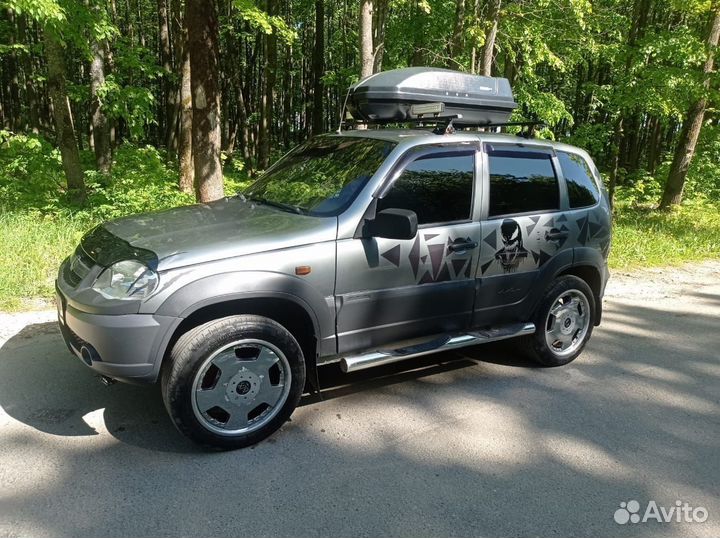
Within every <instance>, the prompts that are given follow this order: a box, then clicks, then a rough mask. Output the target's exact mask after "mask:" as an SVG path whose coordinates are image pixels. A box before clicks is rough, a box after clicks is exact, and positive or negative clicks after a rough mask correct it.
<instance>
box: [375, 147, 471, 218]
mask: <svg viewBox="0 0 720 538" xmlns="http://www.w3.org/2000/svg"><path fill="white" fill-rule="evenodd" d="M474 170H475V152H474V151H472V152H465V151H463V152H451V153H441V154H431V155H425V156H422V157H419V158H417V159H415V160H414V161H413V162H411V163H410V164H409V165H407V166H406V167H405V170H403V172H402V174H401V175H400V177H399V178H398V179H397V180H396V181H395V184H394V185H393V186H392V188H391V189H390V191H389V192H388V193H387V194H386V195H385V197H384V198H382V199H381V200H378V207H377V210H378V211H382V210H383V209H390V208H398V209H409V210H411V211H414V212H415V213H417V216H418V224H435V223H442V222H454V221H459V220H468V219H469V218H470V212H471V204H472V195H473V182H474V177H475V174H474Z"/></svg>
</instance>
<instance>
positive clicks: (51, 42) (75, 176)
mask: <svg viewBox="0 0 720 538" xmlns="http://www.w3.org/2000/svg"><path fill="white" fill-rule="evenodd" d="M45 56H46V59H47V66H48V67H47V69H48V78H47V84H48V93H49V94H50V101H51V102H52V106H53V117H54V119H55V135H56V137H57V141H58V146H59V147H60V156H61V158H62V165H63V170H64V172H65V179H66V180H67V188H68V194H69V196H70V199H71V200H73V201H74V202H77V203H82V202H83V201H85V182H84V180H83V171H82V168H81V167H80V154H79V152H78V146H77V142H76V138H75V127H74V125H73V120H72V112H71V110H70V102H69V101H68V95H67V88H66V85H65V76H66V75H65V73H66V70H65V57H64V51H63V47H62V45H61V44H60V42H59V41H58V36H57V35H56V34H55V31H54V29H52V28H45Z"/></svg>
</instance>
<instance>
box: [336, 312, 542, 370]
mask: <svg viewBox="0 0 720 538" xmlns="http://www.w3.org/2000/svg"><path fill="white" fill-rule="evenodd" d="M534 332H535V324H534V323H514V324H511V325H503V326H501V327H497V328H494V329H486V330H477V331H469V332H466V333H462V334H458V335H455V336H450V335H446V336H442V337H440V338H436V339H435V340H430V341H429V342H423V343H422V344H417V345H414V346H408V347H402V348H398V349H388V350H380V351H371V352H369V353H363V354H362V355H354V356H351V357H343V358H342V359H340V368H341V369H342V371H343V372H345V373H348V372H357V371H358V370H364V369H365V368H372V367H374V366H382V365H383V364H390V363H391V362H397V361H404V360H405V359H412V358H415V357H421V356H422V355H429V354H431V353H438V352H440V351H447V350H449V349H458V348H461V347H467V346H474V345H477V344H484V343H486V342H496V341H498V340H505V339H507V338H514V337H516V336H522V335H525V334H532V333H534Z"/></svg>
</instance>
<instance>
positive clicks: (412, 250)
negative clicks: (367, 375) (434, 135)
mask: <svg viewBox="0 0 720 538" xmlns="http://www.w3.org/2000/svg"><path fill="white" fill-rule="evenodd" d="M415 152H416V153H415V154H413V155H412V157H411V159H410V160H409V161H406V163H407V164H405V166H404V169H403V170H402V172H401V173H400V174H397V173H393V177H397V179H396V180H395V182H394V184H393V185H392V186H391V187H390V188H389V189H387V188H384V189H383V192H384V193H385V194H384V195H383V196H382V198H380V199H379V200H377V211H381V210H383V209H390V208H399V209H409V210H412V211H414V212H415V213H417V216H418V225H419V229H418V233H417V235H416V236H415V237H414V238H413V239H409V240H397V239H383V238H375V237H372V238H362V239H345V240H340V241H338V246H337V248H338V252H337V279H336V308H337V333H338V351H339V352H340V353H346V352H349V351H355V350H364V349H369V348H372V347H376V346H383V345H387V344H391V343H393V342H397V341H400V340H404V339H408V338H414V337H418V336H424V335H431V334H435V333H441V332H449V331H454V330H459V329H463V328H466V327H467V326H468V325H469V324H470V320H471V317H472V311H473V301H474V282H475V272H476V270H477V261H478V253H479V248H478V247H479V243H480V232H481V230H480V224H479V222H478V221H477V219H475V218H474V216H475V215H476V209H475V202H474V200H475V197H474V194H475V177H476V162H475V160H476V148H474V147H472V148H469V147H468V146H463V147H457V148H448V147H443V148H425V149H420V150H415Z"/></svg>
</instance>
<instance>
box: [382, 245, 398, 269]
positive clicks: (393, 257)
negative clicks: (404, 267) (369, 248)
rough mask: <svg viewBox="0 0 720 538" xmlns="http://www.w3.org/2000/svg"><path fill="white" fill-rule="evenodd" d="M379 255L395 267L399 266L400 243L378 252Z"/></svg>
mask: <svg viewBox="0 0 720 538" xmlns="http://www.w3.org/2000/svg"><path fill="white" fill-rule="evenodd" d="M380 256H382V257H383V258H385V259H386V260H387V261H389V262H390V263H392V264H393V265H394V266H395V267H400V245H395V246H394V247H393V248H391V249H390V250H386V251H385V252H383V253H382V254H380Z"/></svg>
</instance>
